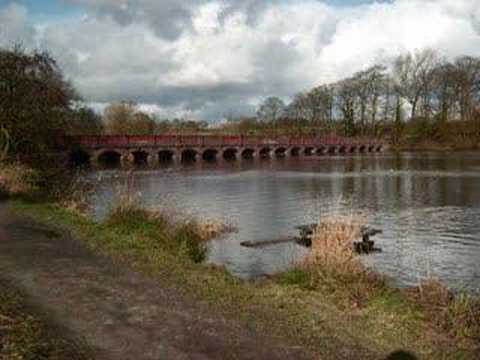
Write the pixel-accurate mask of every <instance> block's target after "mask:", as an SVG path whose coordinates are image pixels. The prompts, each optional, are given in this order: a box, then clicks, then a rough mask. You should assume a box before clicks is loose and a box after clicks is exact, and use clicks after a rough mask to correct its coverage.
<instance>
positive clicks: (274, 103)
mask: <svg viewBox="0 0 480 360" xmlns="http://www.w3.org/2000/svg"><path fill="white" fill-rule="evenodd" d="M284 112H285V103H284V102H283V100H282V99H280V98H278V97H274V96H271V97H268V98H266V99H265V100H264V101H263V103H262V104H261V105H260V106H259V108H258V110H257V116H258V118H259V119H260V120H263V121H268V122H272V123H275V122H276V121H277V120H278V119H279V118H280V117H281V116H283V115H284Z"/></svg>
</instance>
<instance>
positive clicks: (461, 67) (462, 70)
mask: <svg viewBox="0 0 480 360" xmlns="http://www.w3.org/2000/svg"><path fill="white" fill-rule="evenodd" d="M455 84H456V90H457V94H458V103H459V108H460V117H461V119H462V120H464V121H465V120H471V119H473V118H474V115H475V112H476V111H475V107H476V104H478V101H479V100H480V99H479V93H480V59H478V58H474V57H471V56H462V57H459V58H457V59H456V61H455Z"/></svg>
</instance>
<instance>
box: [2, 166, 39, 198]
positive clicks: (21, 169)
mask: <svg viewBox="0 0 480 360" xmlns="http://www.w3.org/2000/svg"><path fill="white" fill-rule="evenodd" d="M39 178H40V177H39V174H38V172H37V171H35V170H33V169H31V168H29V167H27V166H25V165H23V164H21V163H18V162H13V163H8V162H0V196H1V195H3V196H8V195H27V194H32V193H34V192H35V191H37V190H38V182H39Z"/></svg>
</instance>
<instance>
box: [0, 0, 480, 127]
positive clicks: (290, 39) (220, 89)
mask: <svg viewBox="0 0 480 360" xmlns="http://www.w3.org/2000/svg"><path fill="white" fill-rule="evenodd" d="M65 1H69V2H71V3H75V4H76V5H77V6H79V7H80V8H81V9H83V11H85V14H84V15H83V16H81V17H78V18H66V19H65V20H64V21H63V22H58V21H57V22H56V23H50V24H48V23H46V24H42V27H41V28H40V27H39V26H38V24H34V23H33V20H32V14H29V13H28V12H27V10H26V8H24V7H22V6H19V5H9V6H7V7H4V8H1V7H0V24H4V25H3V27H2V28H3V32H1V33H0V45H2V44H3V45H5V44H6V42H8V41H11V40H12V39H15V38H20V39H23V40H24V41H25V42H26V43H28V44H29V45H30V44H32V46H33V45H36V46H39V47H41V48H45V49H49V50H50V51H51V52H52V53H53V55H54V56H55V57H56V58H58V60H59V64H60V66H61V67H62V69H63V70H64V72H65V74H66V75H67V77H68V78H70V79H71V80H72V82H73V83H74V85H75V86H76V87H77V88H78V89H79V91H80V93H81V94H82V96H83V97H84V99H85V101H87V102H89V103H92V104H97V105H96V106H97V108H101V107H100V106H98V104H105V103H108V102H111V101H119V100H124V99H126V100H134V101H137V102H138V103H140V104H143V105H142V106H144V108H146V109H153V110H154V111H157V112H159V113H161V114H162V115H165V116H166V115H167V114H170V115H172V114H174V115H175V116H177V115H179V114H180V115H181V114H186V115H188V116H194V117H198V118H205V119H209V120H219V119H221V118H222V117H223V116H224V115H225V114H240V113H246V114H253V113H254V111H255V106H256V105H257V104H258V103H259V102H260V101H261V99H262V98H265V97H267V96H270V95H276V96H280V97H282V98H283V99H284V100H288V99H289V97H291V96H293V95H294V94H295V93H296V92H298V91H302V90H305V89H308V88H310V87H313V86H315V85H318V84H320V83H322V82H329V81H336V80H338V79H340V78H342V77H344V76H348V75H351V74H352V73H353V72H355V71H358V70H361V69H363V68H365V67H367V66H370V65H372V64H374V63H377V62H381V63H382V62H388V61H389V60H390V59H391V58H393V57H395V56H396V55H398V54H399V53H401V52H404V51H409V50H414V49H420V48H424V47H432V48H437V49H439V50H440V51H441V54H442V55H444V56H446V57H454V56H457V55H461V54H467V55H474V56H477V55H480V10H479V9H478V7H477V6H476V1H475V0H396V1H390V2H370V3H362V4H361V5H351V6H336V5H335V3H336V1H334V0H331V1H329V2H328V3H327V2H325V1H319V0H296V1H294V0H268V1H260V0H235V1H234V0H193V1H187V0H164V1H157V0H65ZM337 3H338V1H337ZM352 3H353V2H352ZM5 29H6V30H5Z"/></svg>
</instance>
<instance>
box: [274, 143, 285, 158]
mask: <svg viewBox="0 0 480 360" xmlns="http://www.w3.org/2000/svg"><path fill="white" fill-rule="evenodd" d="M274 153H275V156H276V157H279V158H283V157H285V156H286V155H287V148H285V147H283V146H280V147H278V148H276V149H275V151H274Z"/></svg>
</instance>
